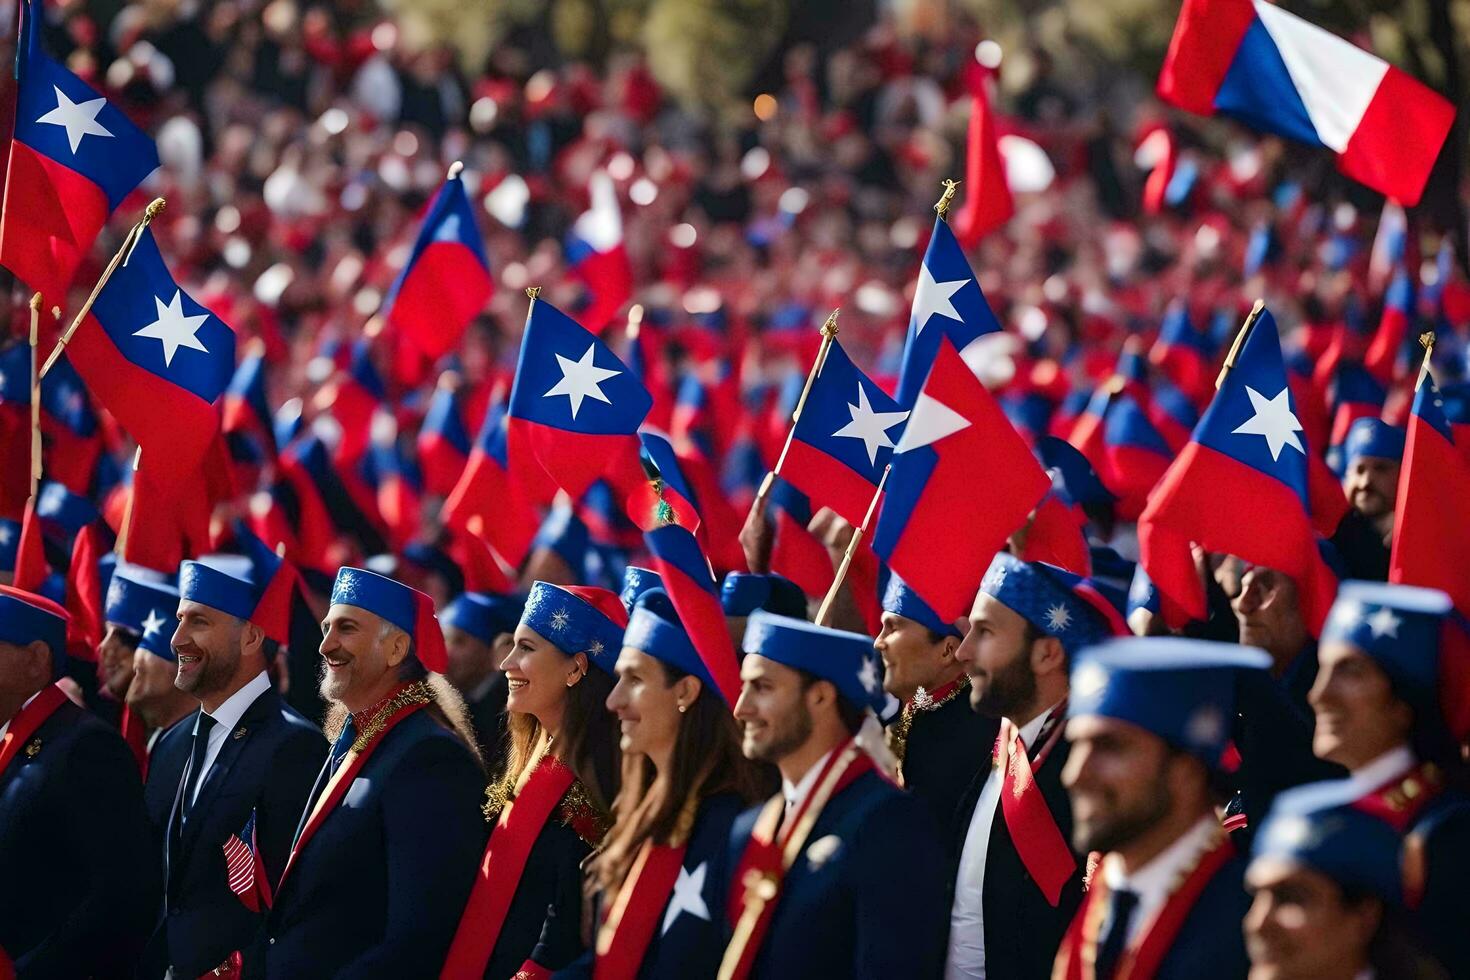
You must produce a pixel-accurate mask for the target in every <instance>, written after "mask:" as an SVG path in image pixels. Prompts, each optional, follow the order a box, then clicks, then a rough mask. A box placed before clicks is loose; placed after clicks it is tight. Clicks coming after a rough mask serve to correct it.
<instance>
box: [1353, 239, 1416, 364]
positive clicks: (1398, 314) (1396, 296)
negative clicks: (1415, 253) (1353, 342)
mask: <svg viewBox="0 0 1470 980" xmlns="http://www.w3.org/2000/svg"><path fill="white" fill-rule="evenodd" d="M1413 322H1414V280H1413V279H1412V278H1411V277H1410V276H1409V273H1408V270H1406V269H1404V268H1403V267H1402V266H1400V267H1399V268H1397V269H1395V270H1394V274H1393V279H1392V280H1390V282H1389V284H1388V289H1387V290H1386V291H1385V292H1384V294H1383V315H1382V316H1381V317H1380V318H1379V320H1378V331H1377V332H1376V333H1375V334H1374V335H1373V342H1372V343H1370V344H1369V345H1368V353H1367V354H1365V355H1363V364H1364V366H1365V367H1367V369H1368V370H1369V371H1370V372H1372V374H1373V377H1375V378H1377V379H1378V380H1379V381H1380V382H1382V383H1383V384H1385V385H1388V384H1392V383H1393V380H1394V377H1395V376H1396V375H1397V374H1398V369H1399V364H1400V362H1401V360H1402V359H1403V354H1404V339H1405V338H1406V337H1408V336H1411V331H1410V326H1411V325H1412V324H1413Z"/></svg>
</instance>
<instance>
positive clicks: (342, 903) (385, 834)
mask: <svg viewBox="0 0 1470 980" xmlns="http://www.w3.org/2000/svg"><path fill="white" fill-rule="evenodd" d="M328 776H329V773H328V771H327V767H326V766H323V767H322V771H321V772H320V773H319V774H318V775H317V780H316V784H315V785H314V786H313V788H312V792H311V795H310V796H309V798H308V802H307V806H306V809H307V810H308V811H309V810H310V808H311V806H312V805H313V804H314V802H315V800H316V799H317V798H318V797H319V796H320V795H321V792H322V790H323V789H324V788H325V786H326V783H327V779H328ZM484 789H485V776H484V773H483V772H481V770H480V767H479V766H478V765H477V764H476V763H475V760H474V757H473V756H471V755H470V752H469V750H468V749H466V748H465V746H464V745H463V744H462V743H461V742H460V741H459V738H458V737H457V736H456V735H454V734H453V733H452V732H450V731H449V730H448V729H446V728H444V727H443V726H441V725H440V724H439V723H438V722H437V721H435V720H434V719H433V718H432V717H431V716H430V715H429V714H428V712H427V711H418V712H415V713H414V714H412V715H410V716H409V717H407V718H405V719H404V720H403V721H402V722H400V723H399V724H398V725H396V726H395V727H393V728H392V729H391V730H389V731H388V732H387V734H385V735H384V736H383V738H382V740H381V741H380V742H379V743H378V745H377V748H376V749H375V750H374V751H373V753H372V755H370V756H369V757H368V759H367V761H366V762H365V763H364V765H363V767H362V769H361V770H360V771H359V772H358V774H357V777H356V778H355V779H354V780H353V782H352V785H351V786H350V787H349V788H348V790H347V793H346V795H345V796H344V797H343V798H342V801H341V803H339V804H338V805H337V806H336V807H335V808H334V809H333V810H332V811H331V813H329V814H328V815H327V816H326V817H325V819H323V820H322V822H321V825H320V827H319V828H318V829H317V831H316V833H315V835H314V836H313V837H312V838H311V839H310V840H309V841H307V842H306V844H305V846H303V847H301V848H300V849H299V850H298V852H297V854H296V856H295V859H294V861H293V863H292V865H291V869H290V874H289V875H287V877H286V879H285V881H283V882H282V883H281V887H280V891H279V893H278V894H277V895H276V901H275V905H274V906H272V908H271V910H270V912H269V914H268V915H267V916H266V924H265V931H264V935H263V937H262V944H263V945H264V952H265V958H264V961H265V970H266V974H267V975H268V976H270V977H271V978H272V980H275V978H281V980H286V978H291V977H303V978H311V980H319V978H326V977H334V976H343V977H352V978H355V980H357V978H362V980H365V978H369V977H384V978H393V980H401V978H404V977H432V976H436V975H437V974H438V972H439V967H440V966H441V965H442V964H443V962H444V955H445V953H446V951H447V950H448V948H449V941H450V939H451V938H452V937H453V936H454V929H455V925H456V924H457V923H458V922H459V917H460V913H461V912H462V911H463V910H464V904H465V899H466V898H468V897H469V893H470V887H471V885H472V884H473V883H474V879H475V872H476V869H477V867H478V865H479V861H480V855H481V853H482V852H483V851H484V849H485V838H486V830H487V827H486V824H485V818H484V816H483V815H482V814H481V813H480V798H481V794H482V793H483V791H484Z"/></svg>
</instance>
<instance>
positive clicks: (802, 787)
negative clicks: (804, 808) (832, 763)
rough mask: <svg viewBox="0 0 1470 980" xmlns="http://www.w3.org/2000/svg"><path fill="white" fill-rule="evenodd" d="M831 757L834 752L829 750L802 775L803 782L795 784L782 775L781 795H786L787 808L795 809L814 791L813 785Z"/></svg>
mask: <svg viewBox="0 0 1470 980" xmlns="http://www.w3.org/2000/svg"><path fill="white" fill-rule="evenodd" d="M832 751H833V752H835V751H837V750H836V749H833V750H832ZM830 758H832V752H828V753H827V754H826V755H824V756H822V757H821V758H820V759H818V760H817V761H816V763H815V764H814V765H813V766H812V767H811V768H810V769H808V770H807V771H806V775H805V776H802V777H801V782H799V783H796V784H793V783H792V782H791V780H789V779H787V778H786V777H785V776H782V777H781V795H782V796H784V797H786V808H787V809H788V810H792V809H795V808H796V807H797V806H799V805H800V804H801V801H802V800H804V799H806V797H807V794H808V793H810V792H811V791H812V786H814V785H815V784H816V782H817V775H818V774H819V773H820V772H821V771H822V767H823V766H825V765H826V764H827V760H828V759H830Z"/></svg>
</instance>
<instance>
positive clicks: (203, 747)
mask: <svg viewBox="0 0 1470 980" xmlns="http://www.w3.org/2000/svg"><path fill="white" fill-rule="evenodd" d="M212 728H214V718H213V716H211V715H209V714H207V713H206V712H203V711H201V712H199V724H197V725H195V726H194V748H193V750H192V751H191V752H190V753H189V781H188V782H187V783H185V784H184V806H183V813H184V819H185V820H187V819H189V814H190V812H191V811H193V809H194V794H195V793H197V792H198V791H199V782H200V780H201V779H203V777H204V756H205V754H206V753H208V752H209V731H210V729H212Z"/></svg>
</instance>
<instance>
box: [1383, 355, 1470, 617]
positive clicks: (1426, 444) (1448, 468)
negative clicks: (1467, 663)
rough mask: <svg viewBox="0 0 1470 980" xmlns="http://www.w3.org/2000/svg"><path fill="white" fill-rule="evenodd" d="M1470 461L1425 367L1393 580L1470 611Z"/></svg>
mask: <svg viewBox="0 0 1470 980" xmlns="http://www.w3.org/2000/svg"><path fill="white" fill-rule="evenodd" d="M1467 500H1470V461H1467V460H1466V457H1465V455H1464V454H1463V452H1462V451H1461V450H1460V449H1459V448H1458V447H1457V446H1456V440H1455V436H1454V432H1453V430H1452V429H1451V427H1450V422H1449V420H1448V419H1447V418H1446V417H1445V414H1444V408H1443V403H1442V400H1441V398H1440V395H1439V391H1438V389H1437V388H1436V387H1435V384H1434V378H1432V377H1431V376H1430V375H1429V372H1428V371H1425V372H1424V375H1423V381H1422V382H1421V383H1420V385H1419V390H1418V391H1416V392H1415V393H1414V407H1413V411H1412V413H1411V414H1410V416H1409V434H1408V439H1407V441H1406V442H1405V445H1404V462H1403V470H1402V472H1401V475H1400V476H1399V492H1398V499H1397V501H1396V503H1395V505H1394V521H1393V548H1392V551H1391V553H1390V557H1389V560H1388V580H1389V581H1390V582H1403V583H1406V584H1408V585H1422V586H1427V587H1429V588H1434V589H1443V590H1444V591H1445V592H1447V593H1449V595H1450V598H1451V599H1453V600H1454V603H1455V608H1456V609H1458V610H1459V611H1460V612H1461V613H1462V614H1465V615H1470V576H1467V575H1466V574H1465V570H1466V569H1467V568H1470V513H1467V512H1466V510H1465V501H1467Z"/></svg>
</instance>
